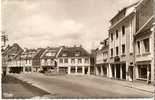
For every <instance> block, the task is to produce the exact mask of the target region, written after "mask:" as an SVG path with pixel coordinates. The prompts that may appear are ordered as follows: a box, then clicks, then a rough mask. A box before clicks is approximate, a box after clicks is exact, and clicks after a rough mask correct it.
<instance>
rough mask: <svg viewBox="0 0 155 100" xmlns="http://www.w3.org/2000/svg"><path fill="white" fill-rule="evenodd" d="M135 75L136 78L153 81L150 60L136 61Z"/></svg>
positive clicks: (152, 65) (148, 81) (152, 66)
mask: <svg viewBox="0 0 155 100" xmlns="http://www.w3.org/2000/svg"><path fill="white" fill-rule="evenodd" d="M135 74H136V75H135V76H136V79H137V80H141V81H146V82H147V83H151V82H153V81H154V76H153V75H154V64H151V61H145V62H136V66H135Z"/></svg>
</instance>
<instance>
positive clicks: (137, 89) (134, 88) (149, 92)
mask: <svg viewBox="0 0 155 100" xmlns="http://www.w3.org/2000/svg"><path fill="white" fill-rule="evenodd" d="M91 76H93V75H91ZM93 77H97V78H100V79H101V78H102V77H98V76H93ZM104 78H106V77H103V78H102V79H104ZM107 79H108V81H109V80H110V81H113V80H112V79H111V78H107ZM114 81H115V80H114ZM118 81H119V80H118ZM115 83H116V84H118V85H121V86H124V87H129V88H133V89H137V90H141V91H146V92H149V93H155V92H154V91H149V90H146V89H142V88H138V87H135V86H134V85H133V86H131V85H124V84H121V83H118V82H115Z"/></svg>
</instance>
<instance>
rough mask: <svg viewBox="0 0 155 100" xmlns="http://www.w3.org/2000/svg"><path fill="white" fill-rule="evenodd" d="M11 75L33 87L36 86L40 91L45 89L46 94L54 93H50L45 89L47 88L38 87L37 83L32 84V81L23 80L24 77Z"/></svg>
mask: <svg viewBox="0 0 155 100" xmlns="http://www.w3.org/2000/svg"><path fill="white" fill-rule="evenodd" d="M13 77H15V78H17V79H19V80H20V81H22V82H23V83H27V84H29V85H31V86H33V87H36V88H38V89H40V90H42V91H45V92H47V93H48V94H51V95H54V94H52V93H50V92H49V91H47V90H45V89H43V88H40V87H39V86H37V85H36V84H34V83H33V82H29V81H28V80H24V79H22V78H19V77H16V76H13Z"/></svg>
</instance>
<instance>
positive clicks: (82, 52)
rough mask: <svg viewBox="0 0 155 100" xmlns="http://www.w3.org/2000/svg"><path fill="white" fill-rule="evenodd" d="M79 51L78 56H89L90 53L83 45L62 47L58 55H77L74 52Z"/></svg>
mask: <svg viewBox="0 0 155 100" xmlns="http://www.w3.org/2000/svg"><path fill="white" fill-rule="evenodd" d="M76 53H79V55H78V57H90V54H89V53H88V52H87V51H86V50H85V49H84V48H83V47H81V46H80V47H76V46H74V47H63V48H62V50H61V51H60V54H59V55H58V57H63V56H64V55H63V54H66V56H65V57H77V56H76V55H75V54H76Z"/></svg>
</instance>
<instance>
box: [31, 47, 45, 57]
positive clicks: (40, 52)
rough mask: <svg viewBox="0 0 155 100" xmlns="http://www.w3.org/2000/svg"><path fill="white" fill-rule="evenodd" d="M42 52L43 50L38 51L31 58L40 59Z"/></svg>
mask: <svg viewBox="0 0 155 100" xmlns="http://www.w3.org/2000/svg"><path fill="white" fill-rule="evenodd" d="M44 51H45V49H43V48H40V49H38V52H37V53H36V55H35V56H34V57H33V59H38V58H40V56H41V55H42V54H43V52H44Z"/></svg>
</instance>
